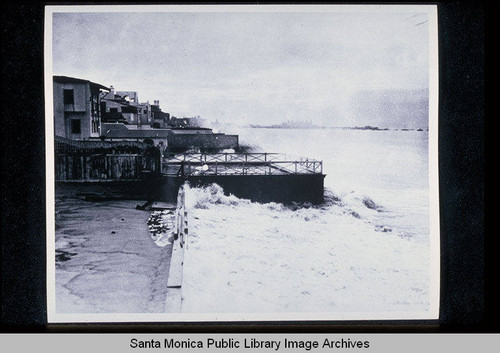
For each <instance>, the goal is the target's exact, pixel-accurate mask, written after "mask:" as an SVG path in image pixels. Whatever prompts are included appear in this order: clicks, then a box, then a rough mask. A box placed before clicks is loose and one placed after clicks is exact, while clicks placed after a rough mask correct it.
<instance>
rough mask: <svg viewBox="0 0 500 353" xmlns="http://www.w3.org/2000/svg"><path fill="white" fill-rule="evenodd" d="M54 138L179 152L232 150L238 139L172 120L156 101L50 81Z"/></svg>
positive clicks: (72, 81)
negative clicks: (132, 143)
mask: <svg viewBox="0 0 500 353" xmlns="http://www.w3.org/2000/svg"><path fill="white" fill-rule="evenodd" d="M53 93H54V95H53V100H54V130H55V135H56V136H58V137H60V138H66V139H70V140H79V141H85V140H89V141H92V140H103V141H110V142H111V141H140V142H144V141H146V140H148V141H152V142H153V143H154V144H155V145H161V146H164V147H167V146H170V147H172V148H174V149H175V148H178V149H190V148H207V149H211V148H236V147H238V136H237V135H225V134H216V133H213V131H212V129H209V128H200V127H198V126H193V125H195V124H196V122H199V118H198V119H193V118H176V117H174V116H170V114H169V113H166V112H163V111H162V110H161V109H160V103H159V101H158V100H155V101H154V102H153V104H150V103H149V102H145V103H144V102H142V103H141V102H140V101H139V97H138V93H137V92H135V91H115V89H114V87H113V86H110V87H106V86H104V85H101V84H98V83H95V82H91V81H89V80H84V79H79V78H74V77H67V76H54V77H53Z"/></svg>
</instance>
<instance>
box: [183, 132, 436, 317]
mask: <svg viewBox="0 0 500 353" xmlns="http://www.w3.org/2000/svg"><path fill="white" fill-rule="evenodd" d="M231 132H234V133H237V134H238V135H239V136H240V145H244V146H250V147H251V149H252V151H255V152H279V153H285V154H287V156H288V158H301V157H302V158H309V159H316V160H322V161H323V172H324V173H325V174H326V178H325V202H324V204H322V205H318V206H310V205H294V206H289V205H282V204H279V203H268V204H259V203H255V202H250V201H249V200H243V199H239V198H237V197H235V196H233V195H229V196H227V195H224V193H223V190H222V189H221V188H220V187H219V186H217V185H213V186H210V187H205V188H197V189H195V188H190V189H188V192H187V202H188V206H190V208H191V215H190V217H191V219H190V221H191V223H190V240H189V246H188V249H187V251H186V254H185V261H184V280H183V283H184V284H183V306H182V308H183V309H182V310H183V312H190V313H199V312H209V313H214V312H215V313H247V314H248V313H304V312H312V313H323V314H325V313H339V312H342V313H358V314H359V313H364V312H370V313H375V312H377V313H381V312H382V313H387V312H389V313H394V312H399V313H401V312H402V313H415V312H426V311H428V310H429V308H430V277H431V275H430V236H429V233H430V231H429V177H428V176H429V161H428V140H429V139H428V132H427V131H396V130H383V131H377V130H347V129H266V128H241V129H238V130H237V131H231ZM326 315H327V317H329V316H328V314H326ZM402 316H403V317H411V315H406V314H403V315H402ZM332 317H336V316H335V315H333V316H332ZM348 317H349V315H348Z"/></svg>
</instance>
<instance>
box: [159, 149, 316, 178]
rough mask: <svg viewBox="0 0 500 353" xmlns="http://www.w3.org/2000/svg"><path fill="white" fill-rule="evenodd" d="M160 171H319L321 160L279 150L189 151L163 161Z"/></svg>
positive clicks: (212, 173) (193, 173) (202, 173)
mask: <svg viewBox="0 0 500 353" xmlns="http://www.w3.org/2000/svg"><path fill="white" fill-rule="evenodd" d="M280 158H283V160H280ZM162 170H163V173H164V174H166V175H177V176H181V177H189V176H216V175H283V174H322V173H323V162H322V161H317V160H309V159H301V160H287V159H286V156H285V155H284V154H280V153H217V154H203V153H189V154H180V155H176V156H173V157H170V158H168V159H167V160H166V161H164V162H163V169H162Z"/></svg>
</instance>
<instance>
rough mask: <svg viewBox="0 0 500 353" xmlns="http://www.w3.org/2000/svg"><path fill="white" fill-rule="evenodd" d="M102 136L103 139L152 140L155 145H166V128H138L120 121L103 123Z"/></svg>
mask: <svg viewBox="0 0 500 353" xmlns="http://www.w3.org/2000/svg"><path fill="white" fill-rule="evenodd" d="M102 125H103V127H102V138H103V139H104V140H105V141H138V142H144V141H145V140H151V141H153V143H154V145H155V146H160V147H163V148H164V147H166V146H167V137H168V130H166V129H152V128H150V127H143V128H142V129H138V128H137V127H135V126H131V125H125V124H122V123H103V124H102Z"/></svg>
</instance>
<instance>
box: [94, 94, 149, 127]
mask: <svg viewBox="0 0 500 353" xmlns="http://www.w3.org/2000/svg"><path fill="white" fill-rule="evenodd" d="M101 109H102V115H103V121H104V122H106V123H112V122H114V123H124V124H130V125H137V126H142V124H141V123H142V121H141V119H140V118H139V111H140V110H141V108H140V104H139V103H138V95H137V92H131V91H120V92H116V91H115V89H114V87H113V86H110V91H109V92H106V93H103V94H102V95H101Z"/></svg>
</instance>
